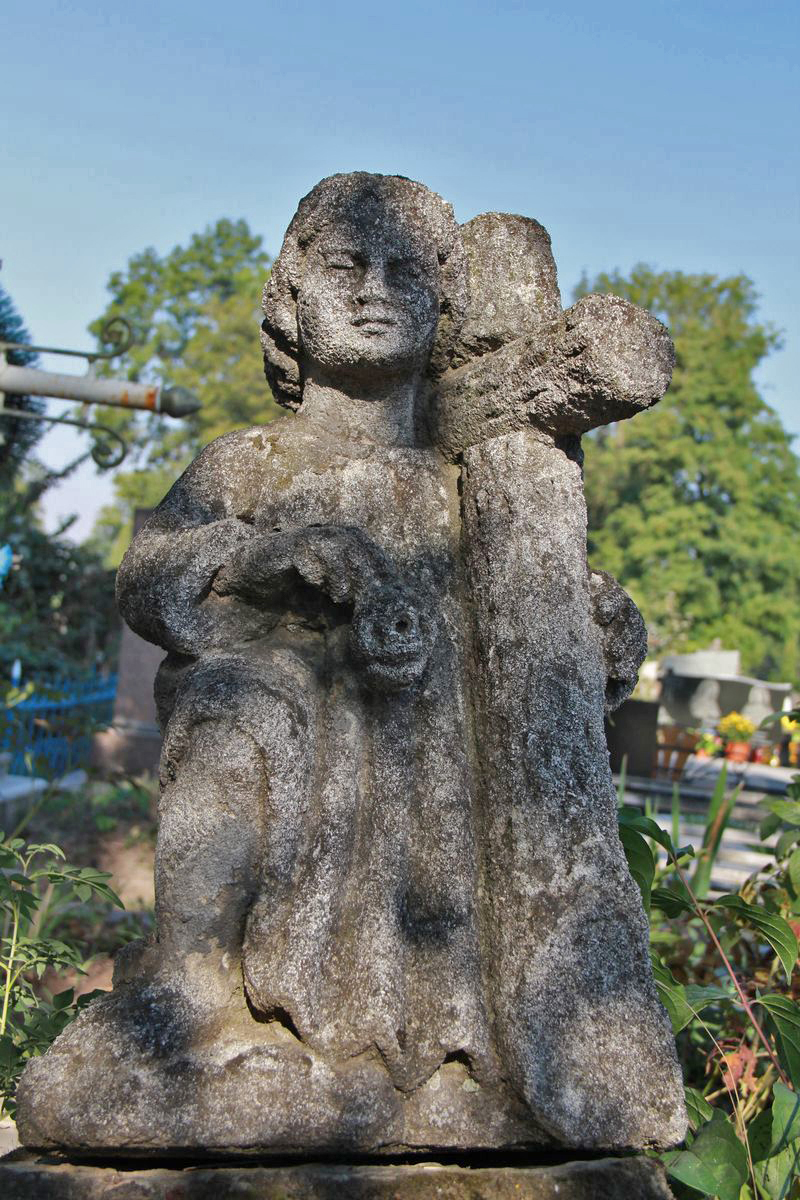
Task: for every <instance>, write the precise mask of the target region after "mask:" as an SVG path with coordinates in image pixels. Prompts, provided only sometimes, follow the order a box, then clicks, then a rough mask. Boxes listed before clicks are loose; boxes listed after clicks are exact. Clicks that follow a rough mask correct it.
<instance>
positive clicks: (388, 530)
mask: <svg viewBox="0 0 800 1200" xmlns="http://www.w3.org/2000/svg"><path fill="white" fill-rule="evenodd" d="M264 310H265V314H266V319H265V322H264V334H263V342H264V351H265V363H266V371H267V377H268V379H269V381H270V383H271V385H272V388H273V392H274V394H275V396H276V398H277V399H278V400H280V401H281V402H282V403H283V404H284V405H286V407H287V408H290V409H294V410H296V416H287V417H286V418H285V419H284V420H282V421H279V422H275V423H274V424H272V425H269V426H264V427H260V428H255V429H250V430H246V431H242V432H236V433H232V434H229V435H226V436H225V437H222V438H219V439H218V440H217V441H216V442H214V443H213V444H212V445H210V446H208V447H207V448H206V449H205V450H204V451H203V452H202V454H200V455H199V457H198V458H197V459H196V461H195V462H194V463H193V464H192V466H191V467H190V468H189V470H188V471H187V472H186V474H185V475H184V476H183V477H182V478H181V479H180V480H179V481H178V483H176V484H175V486H174V487H173V488H172V490H171V491H170V492H169V494H168V495H167V497H166V498H165V500H164V501H163V503H162V504H161V505H160V506H159V508H158V509H157V510H156V512H155V513H154V515H153V516H152V518H151V519H150V521H149V523H148V525H147V526H146V527H145V529H144V530H143V531H142V532H141V533H140V534H139V536H138V537H137V538H136V540H135V542H134V544H133V545H132V547H131V549H130V551H129V552H128V554H127V556H126V558H125V561H124V563H123V565H122V567H121V569H120V572H119V585H118V593H119V603H120V608H121V611H122V613H123V615H124V617H125V619H126V620H127V621H128V623H129V624H130V625H131V626H132V627H133V628H134V629H135V630H136V631H137V632H138V633H140V634H141V635H142V636H143V637H145V638H147V639H149V640H150V641H152V642H155V643H157V644H158V645H160V646H163V647H164V649H165V650H166V651H167V657H166V658H165V660H164V663H163V665H162V667H161V670H160V673H159V678H158V683H157V699H158V705H159V709H160V715H161V720H162V723H163V727H164V734H165V737H164V751H163V758H162V788H163V795H162V801H161V825H160V832H159V840H158V847H157V855H156V896H157V914H156V915H157V936H156V939H155V940H154V941H153V943H152V944H150V945H139V946H136V947H135V948H133V949H131V950H129V951H128V952H126V953H125V954H124V955H123V956H122V959H121V961H120V962H119V964H118V970H117V977H116V979H115V986H114V991H113V993H111V994H110V995H109V996H108V997H106V998H103V999H101V1000H99V1001H97V1002H96V1003H94V1004H93V1005H92V1006H91V1007H90V1008H89V1009H88V1011H87V1012H86V1013H85V1014H84V1015H83V1016H82V1017H81V1018H80V1019H79V1020H78V1021H77V1022H76V1023H75V1024H74V1025H73V1026H72V1027H70V1028H69V1029H68V1030H67V1031H66V1032H65V1033H64V1034H63V1035H62V1036H61V1037H60V1038H59V1039H58V1041H57V1042H56V1043H55V1045H54V1046H53V1048H52V1049H51V1051H50V1052H49V1053H48V1054H47V1055H46V1056H45V1057H44V1058H42V1059H36V1060H33V1061H32V1062H31V1064H30V1065H29V1067H28V1069H27V1071H26V1074H25V1077H24V1080H23V1083H22V1085H21V1088H20V1093H19V1114H20V1128H21V1131H22V1136H23V1139H24V1140H25V1142H26V1144H28V1145H31V1146H36V1147H67V1148H71V1149H73V1150H80V1151H83V1152H95V1153H97V1152H102V1153H117V1154H124V1155H130V1154H132V1153H158V1152H161V1153H166V1152H180V1153H183V1154H194V1153H198V1152H202V1151H206V1152H221V1151H228V1150H236V1151H250V1152H260V1153H274V1154H287V1153H289V1154H313V1153H317V1154H319V1153H321V1152H325V1153H342V1154H354V1153H364V1154H377V1153H381V1154H383V1153H387V1154H388V1153H402V1152H404V1151H409V1150H428V1149H430V1150H442V1149H451V1150H452V1149H471V1150H476V1149H481V1148H493V1149H523V1148H527V1149H531V1148H535V1147H545V1148H547V1147H550V1148H552V1147H567V1148H574V1149H578V1150H579V1149H584V1150H596V1149H609V1150H618V1149H623V1148H641V1147H646V1146H664V1145H670V1144H674V1143H676V1142H677V1141H679V1140H680V1139H681V1137H682V1136H683V1131H684V1112H683V1104H682V1090H681V1083H680V1075H679V1071H678V1066H677V1062H676V1059H675V1053H674V1045H673V1041H672V1036H671V1032H670V1027H669V1022H668V1020H667V1017H666V1014H665V1013H664V1011H663V1009H662V1008H661V1006H660V1004H659V1002H658V999H657V996H656V992H655V989H654V986H653V981H652V977H651V973H650V967H649V962H648V953H647V949H648V939H647V923H646V920H645V916H644V913H643V911H642V906H641V902H640V898H639V894H638V891H637V889H636V886H635V884H634V883H633V882H632V880H631V878H630V876H629V874H628V871H627V869H626V865H625V860H624V856H623V853H622V849H621V846H620V843H619V840H618V837H617V833H616V820H615V797H614V790H613V786H612V781H611V775H610V772H609V767H608V755H607V752H606V748H605V741H604V734H603V714H604V711H607V710H609V709H611V708H613V707H615V706H616V705H617V704H619V703H620V702H621V701H622V700H623V699H624V698H625V696H626V695H627V694H628V693H629V692H630V689H631V688H632V686H633V684H634V681H635V678H636V672H637V670H638V666H639V664H640V662H641V659H642V657H643V655H644V652H645V634H644V628H643V624H642V621H641V618H640V617H639V614H638V612H637V611H636V609H635V607H634V605H633V604H632V602H631V601H630V600H629V599H628V598H627V596H626V595H625V593H624V592H623V591H622V590H621V588H620V587H619V586H618V585H617V584H616V583H615V582H614V580H613V579H611V578H610V577H609V576H607V575H604V574H602V573H599V572H593V571H592V570H590V568H589V566H588V565H587V561H586V514H585V506H584V500H583V493H582V486H581V451H580V435H581V434H582V433H584V432H585V431H586V430H588V429H591V428H592V427H594V426H597V425H600V424H603V423H605V422H608V421H615V420H619V419H622V418H624V417H627V416H630V415H632V414H633V413H635V412H637V411H639V410H640V409H644V408H647V407H648V406H649V405H651V404H653V403H655V402H656V401H657V400H658V399H659V398H660V396H661V395H662V394H663V392H664V391H665V389H666V387H667V384H668V382H669V376H670V370H671V365H672V347H671V343H670V341H669V338H668V336H667V333H666V331H665V329H664V328H663V327H662V326H661V325H660V324H659V323H658V322H657V321H656V320H654V319H653V318H652V317H650V316H648V315H647V314H646V313H644V312H643V311H641V310H639V309H637V308H635V307H633V306H632V305H630V304H628V303H626V302H625V301H623V300H620V299H617V298H615V297H611V296H589V297H587V298H586V299H584V300H581V301H579V302H578V303H577V304H576V305H574V307H573V308H571V309H569V310H568V311H567V312H563V311H562V309H561V303H560V298H559V293H558V287H557V283H556V274H555V266H554V263H553V259H552V256H551V252H550V243H549V238H548V236H547V233H546V232H545V230H544V229H543V228H542V227H541V226H540V225H538V224H537V223H536V222H535V221H531V220H527V219H524V218H522V217H512V216H505V215H502V214H497V213H490V214H487V215H485V216H482V217H478V218H477V219H476V220H474V221H471V222H470V223H469V224H467V225H466V226H463V227H459V226H458V225H457V224H456V223H455V221H454V219H453V216H452V212H451V210H450V208H449V206H448V205H446V204H445V203H444V202H443V201H442V200H441V199H440V198H439V197H438V196H436V195H434V194H433V193H432V192H430V191H428V189H427V188H425V187H423V186H422V185H421V184H417V183H412V182H410V181H408V180H406V179H402V178H399V177H384V176H375V175H366V174H354V175H342V176H335V177H333V178H331V179H327V180H324V181H323V182H322V183H321V184H319V185H318V186H317V187H316V188H315V189H314V190H313V191H312V192H311V193H310V195H309V196H307V197H306V198H305V199H304V200H303V201H302V203H301V204H300V207H299V209H298V212H297V215H296V216H295V218H294V220H293V221H292V224H291V226H290V228H289V231H288V233H287V235H286V240H285V242H284V245H283V249H282V251H281V254H280V257H279V259H278V261H277V262H276V264H275V267H274V270H273V272H272V275H271V278H270V281H269V284H268V286H267V289H266V291H265V297H264Z"/></svg>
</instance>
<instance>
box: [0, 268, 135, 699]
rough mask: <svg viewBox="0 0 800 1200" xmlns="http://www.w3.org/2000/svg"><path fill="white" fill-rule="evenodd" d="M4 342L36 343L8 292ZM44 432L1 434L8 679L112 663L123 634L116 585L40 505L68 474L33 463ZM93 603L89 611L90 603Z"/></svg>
mask: <svg viewBox="0 0 800 1200" xmlns="http://www.w3.org/2000/svg"><path fill="white" fill-rule="evenodd" d="M0 339H2V340H4V341H15V342H29V341H30V337H29V335H28V332H27V330H26V329H25V326H24V324H23V322H22V319H21V317H20V316H19V314H18V313H17V311H16V309H15V308H14V305H13V304H12V302H11V299H10V298H9V296H8V295H7V294H6V293H5V292H3V291H2V290H0ZM8 357H9V360H10V361H11V362H15V363H19V364H22V365H26V364H30V363H33V362H35V360H36V356H35V355H34V354H32V353H30V352H29V351H16V350H15V351H9V352H8ZM11 403H12V406H13V407H14V408H21V409H23V410H24V411H27V412H34V413H38V412H43V411H44V404H43V402H42V401H40V400H38V399H32V398H29V397H24V396H23V397H19V396H13V397H12V398H11ZM42 429H43V425H42V424H41V423H40V422H39V421H15V420H13V419H12V418H8V417H3V418H2V419H1V420H0V434H2V436H3V438H4V439H5V440H4V441H3V442H2V443H1V444H0V545H5V544H8V545H9V546H10V547H11V550H12V552H13V565H12V569H11V571H10V573H9V575H8V577H7V578H6V580H5V581H4V583H3V585H2V589H0V676H6V677H7V675H8V670H9V668H10V666H11V663H13V661H14V660H15V659H16V658H19V659H20V660H21V661H22V663H23V666H24V668H25V670H26V672H27V671H30V670H42V671H45V672H61V671H67V672H69V671H75V670H76V669H87V668H91V667H94V666H95V665H96V663H97V661H98V660H99V659H103V658H105V657H107V655H108V653H109V651H110V649H111V643H112V639H113V635H114V633H115V631H116V625H117V618H116V613H115V610H114V580H113V576H112V574H111V572H110V571H108V570H107V569H106V568H104V567H103V565H102V561H101V558H100V556H99V555H98V554H96V553H93V552H92V550H91V549H90V548H86V547H81V546H76V545H75V544H74V543H73V542H71V541H70V540H69V539H68V538H66V537H64V536H63V535H64V534H65V533H66V531H67V529H68V528H69V525H70V524H71V522H70V521H66V522H64V524H63V525H62V527H61V529H59V530H57V531H56V532H55V533H48V532H46V531H45V529H44V528H43V527H42V523H41V519H40V516H39V511H38V501H39V499H40V498H41V496H42V494H43V493H44V492H45V491H46V490H47V488H48V486H50V485H51V484H52V483H54V482H55V481H56V480H57V479H58V478H60V477H61V476H63V475H64V474H67V473H69V471H70V470H71V469H72V467H73V466H74V465H75V464H70V466H69V467H67V468H66V470H64V471H61V472H58V471H56V472H53V471H48V470H47V469H46V468H45V467H43V466H42V464H41V463H38V462H37V461H36V460H35V459H34V458H32V456H31V451H32V450H33V448H34V446H35V444H36V442H37V440H38V438H39V437H41V434H42ZM87 595H90V596H91V597H92V603H91V605H87V603H86V596H87Z"/></svg>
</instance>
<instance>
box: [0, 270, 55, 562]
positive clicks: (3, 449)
mask: <svg viewBox="0 0 800 1200" xmlns="http://www.w3.org/2000/svg"><path fill="white" fill-rule="evenodd" d="M30 340H31V338H30V334H29V333H28V330H27V329H26V328H25V323H24V321H23V320H22V317H21V316H20V315H19V313H18V312H17V310H16V308H15V307H14V302H13V300H12V299H11V297H10V296H9V294H8V292H6V291H5V290H4V289H3V288H2V287H0V341H2V342H21V343H25V342H27V343H30ZM0 353H2V351H0ZM5 353H6V356H7V358H8V361H9V362H10V363H13V364H14V365H15V366H18V367H27V366H32V365H34V364H35V362H36V355H35V354H34V353H32V351H30V350H7V351H6V352H5ZM9 407H10V408H18V409H21V410H22V411H23V412H32V413H38V412H43V411H44V402H43V401H42V400H39V399H38V398H31V397H30V396H13V397H11V399H10V401H9ZM41 436H42V425H41V424H40V422H39V421H15V420H14V419H13V417H3V418H0V491H2V492H5V491H6V490H7V489H8V488H9V487H10V486H12V479H13V477H14V476H15V475H16V473H17V471H18V470H19V467H20V465H21V463H22V462H23V460H24V458H25V455H26V454H28V453H29V451H30V450H31V449H32V448H33V446H35V445H36V442H37V441H38V440H39V438H40V437H41ZM0 540H1V539H0Z"/></svg>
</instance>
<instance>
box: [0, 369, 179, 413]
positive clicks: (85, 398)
mask: <svg viewBox="0 0 800 1200" xmlns="http://www.w3.org/2000/svg"><path fill="white" fill-rule="evenodd" d="M0 392H6V393H7V394H12V395H18V396H53V397H57V398H59V399H61V400H76V401H78V402H81V403H84V404H110V405H113V406H114V407H116V408H140V409H145V410H147V411H149V412H156V413H166V414H167V416H170V417H185V416H187V415H188V414H189V413H193V412H197V410H198V409H199V408H200V403H199V401H197V400H196V399H195V397H194V396H193V395H192V393H191V392H189V391H187V390H186V389H185V388H165V389H163V391H162V389H161V388H160V387H159V386H158V385H152V384H146V383H129V382H128V381H127V380H125V379H95V378H94V377H93V376H91V375H59V374H56V373H55V372H53V371H39V370H37V368H36V367H15V366H12V365H11V363H9V362H6V361H4V359H3V357H1V356H0Z"/></svg>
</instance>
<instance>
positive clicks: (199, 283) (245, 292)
mask: <svg viewBox="0 0 800 1200" xmlns="http://www.w3.org/2000/svg"><path fill="white" fill-rule="evenodd" d="M269 262H270V259H269V256H268V255H267V254H266V252H265V251H264V249H263V247H262V242H261V238H260V237H258V236H257V235H255V234H253V233H251V232H250V230H249V228H248V226H247V223H246V222H245V221H241V220H240V221H229V220H219V221H217V222H216V224H214V225H211V226H209V227H208V228H207V229H205V230H204V232H203V233H197V234H194V235H193V236H192V237H191V238H190V240H189V242H188V244H187V245H186V246H176V247H175V249H173V250H171V251H170V252H169V253H168V254H166V255H164V256H159V255H158V254H157V253H156V251H155V250H153V249H147V250H144V251H142V252H141V253H139V254H136V255H134V256H133V257H132V258H131V259H130V261H129V262H128V265H127V267H126V268H125V270H124V271H116V272H114V274H112V276H111V278H110V279H109V283H108V290H109V292H110V295H111V298H110V301H109V304H108V306H107V308H106V310H105V312H104V313H103V314H102V315H101V316H100V317H99V318H98V320H97V321H96V322H94V323H93V325H92V327H91V328H92V331H93V332H94V333H96V334H99V333H100V330H101V328H102V325H103V323H104V322H105V321H107V320H109V319H110V318H111V317H114V316H122V317H124V318H125V319H126V320H127V321H128V322H129V323H130V324H131V326H132V327H133V330H134V336H135V339H136V341H135V344H134V346H133V347H132V348H131V349H130V350H129V351H128V352H127V353H126V354H125V355H124V356H123V357H122V359H121V360H120V359H116V360H114V361H113V362H112V363H111V364H110V365H109V366H108V367H107V368H106V370H107V371H108V373H113V374H115V375H119V374H120V373H125V374H126V375H127V377H128V378H130V379H131V380H153V381H157V382H159V383H162V384H163V385H164V386H168V387H175V386H179V387H184V388H188V389H189V390H190V391H192V392H194V393H195V394H196V396H197V397H198V399H199V400H200V401H201V405H202V407H201V409H200V411H199V412H198V413H196V414H193V415H192V416H190V417H188V418H186V419H184V420H182V421H174V420H172V419H170V418H164V417H157V416H156V417H154V416H143V415H136V414H133V413H128V412H118V413H113V414H112V416H111V419H110V420H108V414H107V413H105V414H104V417H103V420H104V422H106V423H113V424H114V425H115V427H116V428H118V429H119V430H120V431H121V432H124V433H125V436H126V438H127V439H128V441H129V444H131V445H132V446H133V449H134V463H135V467H134V469H133V470H127V471H121V472H119V473H118V475H117V476H116V480H115V490H116V503H115V505H113V506H109V507H108V508H106V509H104V510H103V512H102V513H101V514H100V518H99V520H98V525H97V529H96V531H95V540H98V539H100V540H102V541H103V543H104V544H105V546H106V547H109V546H110V551H108V558H109V561H111V562H112V563H114V564H116V563H118V562H119V559H120V557H121V555H122V552H123V551H124V549H125V547H126V545H127V542H128V540H129V537H130V528H131V522H132V519H133V512H134V510H135V509H136V508H137V507H147V508H149V507H152V505H153V504H155V503H157V502H158V501H159V500H160V499H161V498H162V496H163V495H164V492H165V491H167V489H168V488H169V486H170V485H171V484H172V483H173V482H174V480H175V479H176V478H177V477H178V475H179V474H180V473H181V471H182V470H183V469H184V468H185V467H186V466H187V465H188V463H189V462H190V461H191V459H192V458H193V457H194V455H195V454H196V453H197V452H198V450H200V449H201V447H202V446H204V445H206V444H207V443H208V442H210V441H212V440H213V439H214V438H215V437H218V436H219V435H220V434H221V433H225V432H227V431H228V430H231V429H237V428H242V427H246V426H248V425H253V424H260V423H263V422H265V421H269V420H271V419H272V417H273V416H275V415H276V413H277V412H278V411H279V410H278V408H277V406H276V405H275V403H274V401H273V400H272V397H271V395H270V392H269V389H268V387H267V384H266V382H265V380H264V372H263V367H262V360H261V349H260V345H259V338H258V327H259V319H260V301H261V289H262V287H263V284H264V279H265V278H266V276H267V274H268V271H269Z"/></svg>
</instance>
